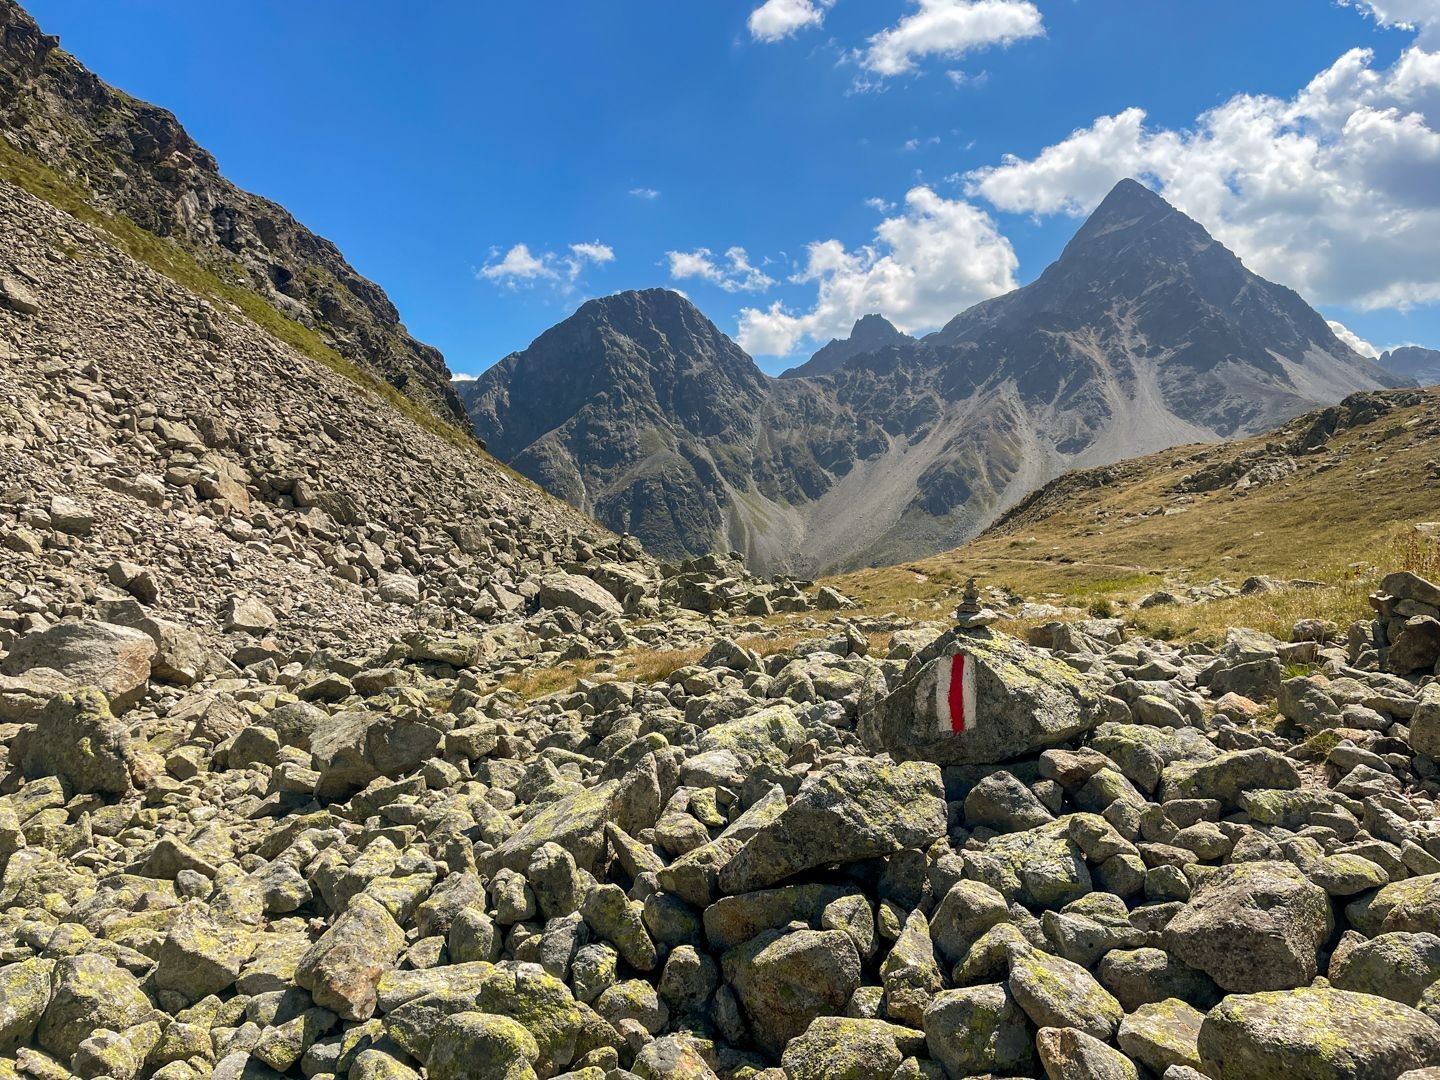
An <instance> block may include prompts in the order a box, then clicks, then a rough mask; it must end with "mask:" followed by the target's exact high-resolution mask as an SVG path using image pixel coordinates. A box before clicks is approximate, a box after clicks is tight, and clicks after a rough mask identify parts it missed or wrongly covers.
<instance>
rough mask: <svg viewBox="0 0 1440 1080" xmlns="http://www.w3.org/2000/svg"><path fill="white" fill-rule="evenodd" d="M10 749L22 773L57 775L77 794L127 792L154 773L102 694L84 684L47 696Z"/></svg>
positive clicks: (153, 766) (37, 775)
mask: <svg viewBox="0 0 1440 1080" xmlns="http://www.w3.org/2000/svg"><path fill="white" fill-rule="evenodd" d="M15 749H16V750H17V751H18V755H19V764H20V768H21V770H22V771H23V772H24V773H25V775H26V776H29V777H41V776H54V777H58V778H59V779H60V781H61V782H62V783H63V784H64V785H65V786H66V787H67V788H69V789H70V790H71V791H74V792H76V793H97V794H112V795H125V794H129V793H130V792H131V791H134V790H135V789H136V788H143V787H145V786H146V785H147V784H148V783H149V782H150V780H151V779H153V777H154V775H155V773H156V772H157V771H158V769H157V768H156V767H155V764H154V762H153V760H151V759H148V758H146V757H145V755H143V754H142V753H141V752H140V749H139V747H137V745H136V744H135V741H134V740H133V739H132V738H131V737H130V729H129V728H128V727H127V726H126V725H125V723H124V722H123V721H121V720H119V719H118V718H116V717H115V716H113V715H112V714H111V712H110V709H109V706H108V705H107V704H106V701H105V698H104V696H103V695H102V694H101V693H100V692H99V691H97V690H94V689H91V688H88V687H87V688H82V689H80V690H76V691H75V692H74V693H65V694H57V695H56V696H55V697H53V698H51V699H50V703H49V704H48V705H46V706H45V709H44V711H43V712H41V714H40V716H39V717H38V718H37V719H36V722H35V726H34V728H32V729H30V730H29V731H27V732H26V733H25V735H24V738H23V740H17V742H16V746H15Z"/></svg>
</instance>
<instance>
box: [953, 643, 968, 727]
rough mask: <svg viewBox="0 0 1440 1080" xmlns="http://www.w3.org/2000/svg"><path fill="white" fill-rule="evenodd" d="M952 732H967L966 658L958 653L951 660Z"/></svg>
mask: <svg viewBox="0 0 1440 1080" xmlns="http://www.w3.org/2000/svg"><path fill="white" fill-rule="evenodd" d="M950 730H951V731H953V732H954V733H955V734H956V735H959V734H960V733H961V732H963V731H964V730H965V656H964V654H963V653H956V654H955V655H954V656H953V657H951V659H950Z"/></svg>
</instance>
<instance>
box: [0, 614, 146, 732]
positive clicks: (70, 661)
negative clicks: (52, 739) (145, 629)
mask: <svg viewBox="0 0 1440 1080" xmlns="http://www.w3.org/2000/svg"><path fill="white" fill-rule="evenodd" d="M156 651H157V650H156V647H155V642H154V641H153V640H152V639H151V638H150V635H149V634H145V633H142V632H141V631H139V630H132V629H131V628H130V627H128V626H114V625H111V624H110V623H100V622H62V623H57V624H56V625H55V626H52V627H51V628H50V629H48V630H42V631H40V632H39V633H35V634H26V635H25V636H24V637H22V638H21V639H20V640H19V641H17V642H16V643H15V645H14V646H13V647H12V648H11V650H10V652H9V654H8V655H7V656H6V657H5V659H4V661H3V662H0V672H3V673H4V674H6V675H22V674H24V673H25V672H28V671H30V670H32V669H34V668H50V669H52V670H54V671H58V672H59V673H60V674H61V675H63V676H65V677H66V678H67V679H69V680H71V682H73V683H76V684H78V685H82V686H94V687H97V688H99V690H100V691H101V692H102V693H104V695H105V697H106V698H107V699H108V700H109V702H110V707H111V709H112V710H114V711H115V712H117V713H118V712H124V711H125V710H127V709H129V708H131V707H133V706H134V705H135V704H136V703H137V702H139V701H140V699H141V698H142V697H144V696H145V688H146V684H147V683H148V682H149V679H150V665H151V662H152V661H153V660H154V659H155V653H156Z"/></svg>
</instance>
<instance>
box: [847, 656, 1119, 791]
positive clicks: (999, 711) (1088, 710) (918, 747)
mask: <svg viewBox="0 0 1440 1080" xmlns="http://www.w3.org/2000/svg"><path fill="white" fill-rule="evenodd" d="M960 652H963V653H964V654H965V656H966V658H967V664H968V665H969V667H970V670H971V671H972V672H973V676H974V686H975V700H974V714H973V715H972V716H970V717H968V718H967V722H966V725H965V730H964V731H962V732H959V733H956V732H955V731H953V730H952V725H951V723H950V721H949V720H948V718H946V717H945V716H944V715H943V714H942V710H941V703H940V701H939V700H938V687H939V684H940V682H941V679H942V677H943V676H944V674H945V673H946V672H947V671H948V670H949V668H950V665H951V657H953V656H954V655H956V654H957V653H960ZM1110 707H1111V706H1110V704H1109V703H1108V702H1107V701H1106V699H1105V698H1104V696H1103V695H1102V694H1101V693H1100V692H1099V691H1098V690H1097V688H1096V687H1095V686H1094V684H1092V683H1091V682H1090V680H1089V679H1087V678H1086V677H1085V676H1084V675H1082V674H1081V673H1080V672H1078V671H1076V670H1075V669H1074V668H1073V667H1071V666H1070V665H1069V664H1066V663H1064V662H1063V661H1061V660H1058V659H1056V658H1054V657H1052V656H1050V655H1048V654H1046V653H1044V652H1041V651H1040V650H1038V649H1033V648H1031V647H1030V646H1028V645H1025V644H1023V643H1022V642H1020V641H1018V640H1016V639H1015V638H1012V637H1008V636H1006V635H1005V634H1000V633H995V632H992V631H988V630H986V631H980V632H973V633H965V634H960V633H951V634H947V635H945V636H944V637H942V638H940V639H939V640H938V641H936V642H934V643H933V644H932V645H930V646H929V647H928V648H927V649H925V650H924V651H923V652H921V653H920V654H919V655H918V656H917V657H915V658H914V659H912V660H911V661H910V663H909V664H908V665H907V666H906V668H905V674H904V676H903V678H902V680H901V682H900V685H899V686H898V687H897V688H896V689H895V691H894V692H893V693H891V694H889V695H887V696H886V697H885V698H883V699H881V701H880V702H879V703H878V704H877V705H875V707H874V708H872V709H869V710H866V711H865V712H864V713H863V714H862V715H861V718H860V726H859V733H860V737H861V738H862V739H863V740H864V742H865V745H866V746H868V747H870V749H872V750H874V751H875V752H877V753H879V752H882V751H884V752H888V753H889V754H890V755H891V756H892V757H893V758H895V759H896V760H897V761H913V760H923V761H933V762H935V763H936V764H938V765H967V764H993V763H996V762H1001V761H1008V760H1009V759H1011V758H1016V757H1022V756H1024V755H1026V754H1034V753H1038V752H1039V751H1041V750H1043V749H1045V748H1046V747H1049V746H1054V745H1056V744H1057V743H1062V742H1065V741H1067V740H1069V739H1073V738H1075V737H1076V736H1077V735H1082V734H1084V733H1085V732H1087V731H1090V730H1092V729H1093V728H1095V727H1096V726H1097V725H1099V724H1100V723H1101V722H1102V721H1104V720H1107V719H1114V715H1113V714H1112V713H1111V712H1110ZM1122 711H1123V710H1122Z"/></svg>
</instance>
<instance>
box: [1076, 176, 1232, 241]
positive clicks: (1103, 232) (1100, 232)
mask: <svg viewBox="0 0 1440 1080" xmlns="http://www.w3.org/2000/svg"><path fill="white" fill-rule="evenodd" d="M1183 231H1190V232H1192V233H1197V234H1200V235H1203V236H1204V237H1205V238H1206V239H1207V240H1209V238H1210V236H1209V233H1206V232H1205V230H1204V229H1203V228H1202V227H1201V226H1200V225H1199V224H1198V223H1196V222H1195V221H1193V220H1191V219H1190V218H1188V217H1186V216H1185V215H1184V214H1183V213H1181V212H1180V211H1179V210H1177V209H1175V207H1173V206H1171V205H1170V204H1169V203H1168V202H1166V201H1165V199H1164V198H1162V197H1161V196H1160V195H1157V194H1156V193H1155V192H1153V191H1151V190H1150V189H1149V188H1147V187H1146V186H1145V185H1144V184H1142V183H1140V182H1139V181H1138V180H1130V179H1126V180H1121V181H1120V182H1119V183H1118V184H1116V185H1115V186H1114V187H1113V188H1111V189H1110V194H1108V195H1106V196H1105V198H1104V199H1103V200H1101V202H1100V205H1099V206H1097V207H1096V208H1095V210H1094V211H1093V212H1092V213H1091V214H1090V217H1089V218H1088V219H1087V220H1086V222H1085V224H1084V225H1083V226H1081V228H1080V231H1079V232H1077V233H1076V234H1075V236H1074V238H1073V239H1072V240H1071V241H1070V243H1069V245H1067V247H1066V249H1065V251H1066V254H1067V255H1068V254H1071V253H1072V252H1074V251H1078V250H1082V249H1084V248H1086V247H1088V246H1090V245H1091V244H1093V243H1095V242H1096V241H1098V240H1101V239H1102V238H1104V237H1107V236H1110V235H1112V234H1114V233H1118V232H1124V233H1126V234H1135V233H1147V234H1156V233H1160V232H1173V233H1180V232H1183Z"/></svg>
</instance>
